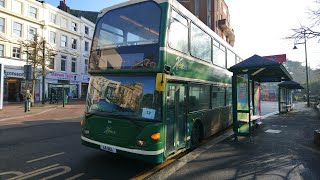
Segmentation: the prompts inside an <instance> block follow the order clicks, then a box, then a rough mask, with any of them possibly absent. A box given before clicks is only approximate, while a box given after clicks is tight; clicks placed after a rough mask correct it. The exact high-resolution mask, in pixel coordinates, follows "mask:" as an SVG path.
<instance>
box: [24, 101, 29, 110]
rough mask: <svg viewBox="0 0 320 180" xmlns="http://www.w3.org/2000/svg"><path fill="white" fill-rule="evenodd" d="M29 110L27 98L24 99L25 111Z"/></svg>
mask: <svg viewBox="0 0 320 180" xmlns="http://www.w3.org/2000/svg"><path fill="white" fill-rule="evenodd" d="M27 111H28V100H27V99H25V100H24V112H27Z"/></svg>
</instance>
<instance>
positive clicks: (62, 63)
mask: <svg viewBox="0 0 320 180" xmlns="http://www.w3.org/2000/svg"><path fill="white" fill-rule="evenodd" d="M66 62H67V56H61V71H66Z"/></svg>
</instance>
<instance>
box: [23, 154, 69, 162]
mask: <svg viewBox="0 0 320 180" xmlns="http://www.w3.org/2000/svg"><path fill="white" fill-rule="evenodd" d="M62 154H64V152H61V153H57V154H52V155H49V156H44V157H41V158H37V159H33V160H30V161H27V162H26V163H32V162H35V161H40V160H43V159H48V158H51V157H55V156H59V155H62Z"/></svg>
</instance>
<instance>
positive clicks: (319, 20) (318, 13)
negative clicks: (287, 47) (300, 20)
mask: <svg viewBox="0 0 320 180" xmlns="http://www.w3.org/2000/svg"><path fill="white" fill-rule="evenodd" d="M314 3H315V4H316V5H317V6H318V8H316V9H309V10H308V12H307V13H308V14H309V19H310V20H311V23H310V24H309V25H308V26H306V25H301V24H300V27H297V28H293V29H292V31H293V34H291V35H290V36H287V37H286V39H295V41H296V42H300V41H301V40H304V38H306V39H317V38H318V39H320V31H319V25H320V0H316V1H315V2H314Z"/></svg>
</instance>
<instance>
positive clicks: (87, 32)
mask: <svg viewBox="0 0 320 180" xmlns="http://www.w3.org/2000/svg"><path fill="white" fill-rule="evenodd" d="M84 33H85V34H86V35H89V27H88V26H84Z"/></svg>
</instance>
